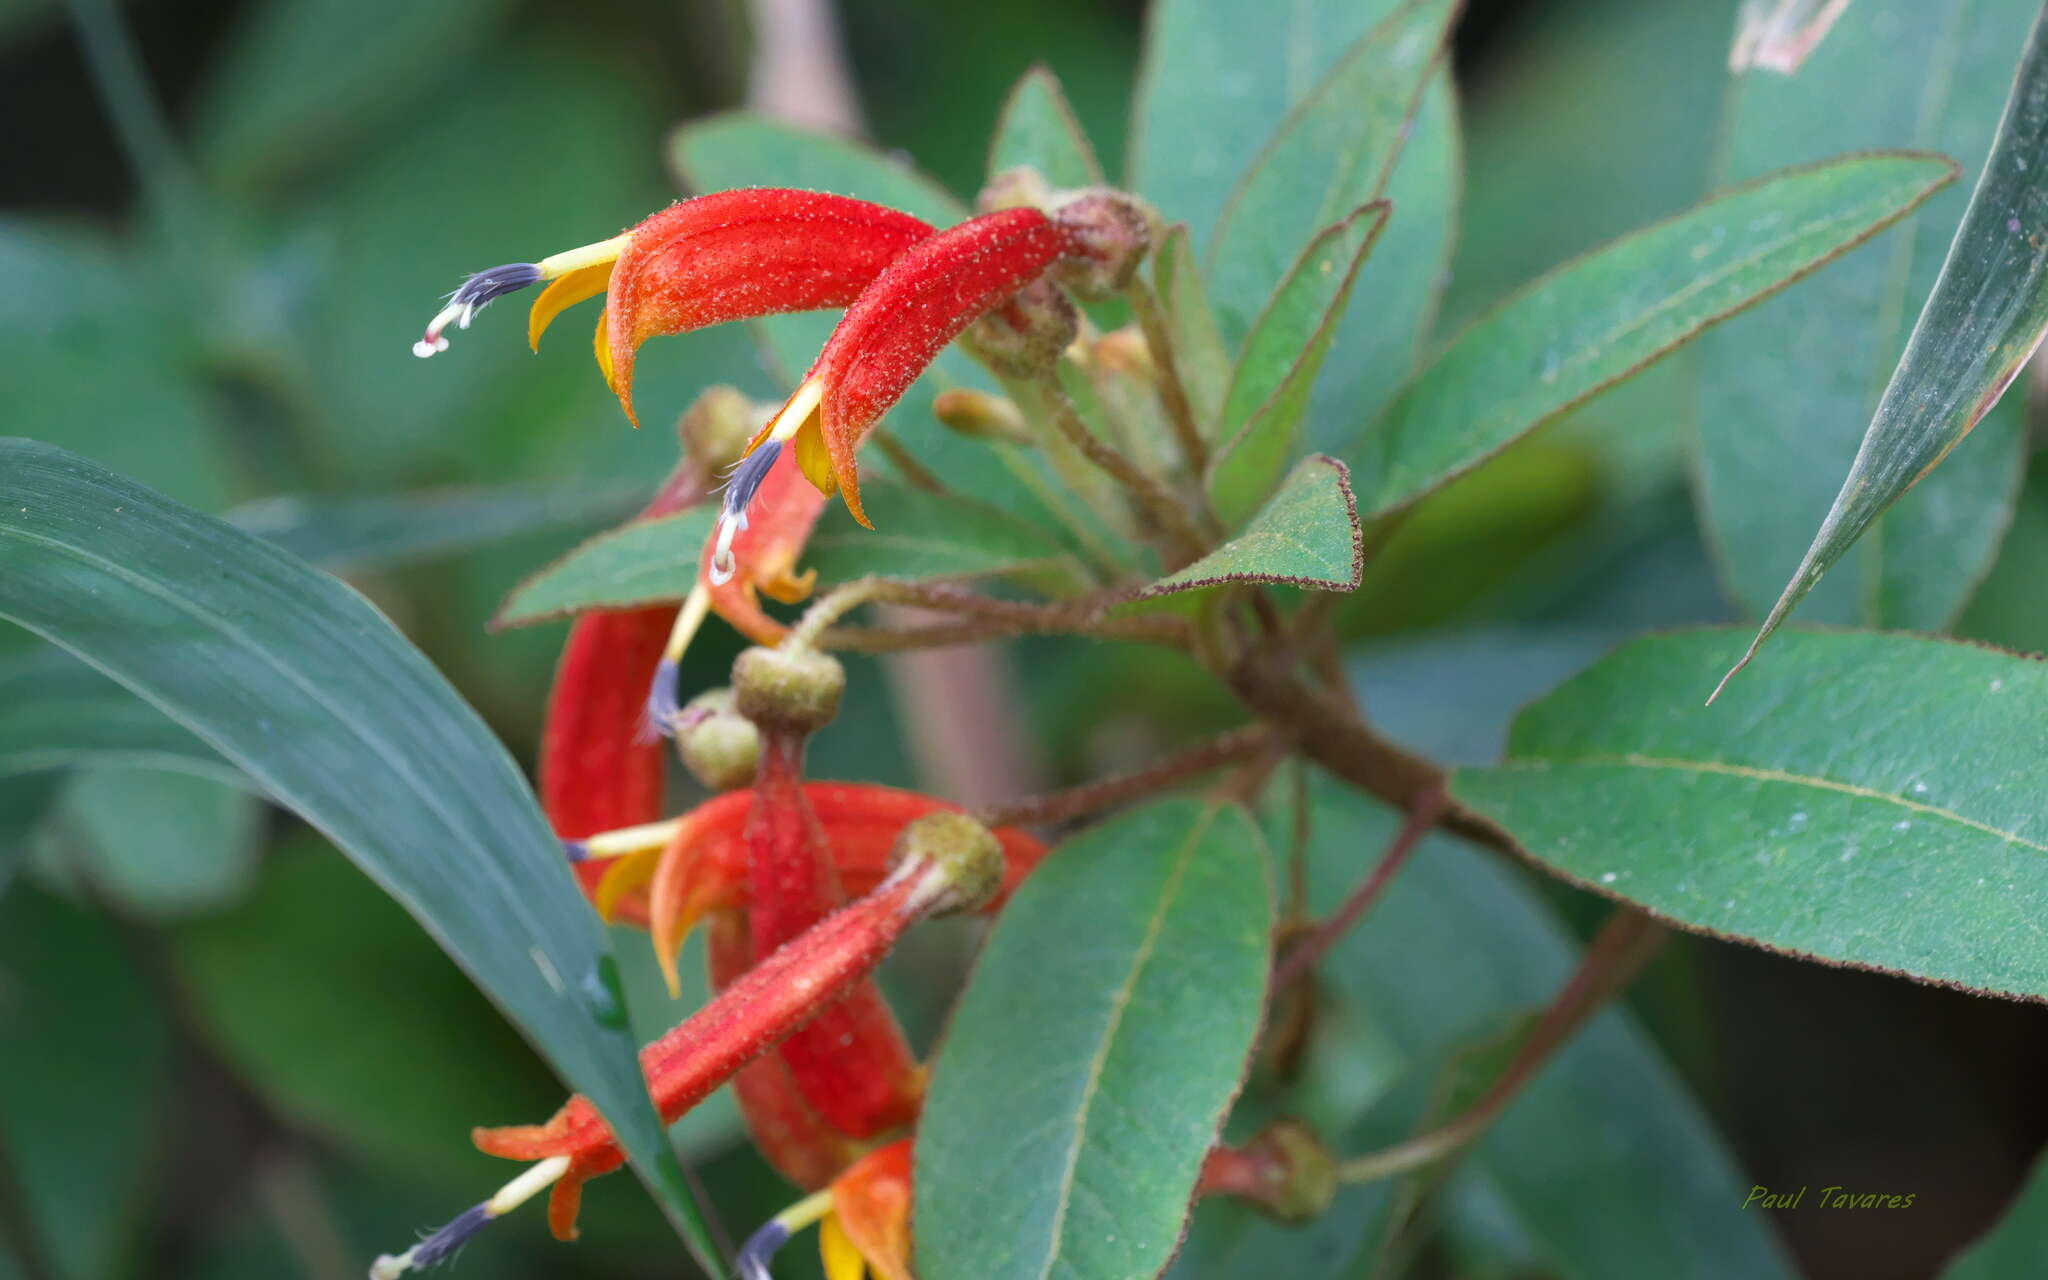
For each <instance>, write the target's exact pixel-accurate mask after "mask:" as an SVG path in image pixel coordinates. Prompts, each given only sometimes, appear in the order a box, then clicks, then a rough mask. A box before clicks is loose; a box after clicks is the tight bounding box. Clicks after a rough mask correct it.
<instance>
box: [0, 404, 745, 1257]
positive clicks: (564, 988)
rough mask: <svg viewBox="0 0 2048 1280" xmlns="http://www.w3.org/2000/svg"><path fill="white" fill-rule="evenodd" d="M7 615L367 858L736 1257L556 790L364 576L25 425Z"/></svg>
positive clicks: (10, 533) (6, 495)
mask: <svg viewBox="0 0 2048 1280" xmlns="http://www.w3.org/2000/svg"><path fill="white" fill-rule="evenodd" d="M0 616H5V617H7V618H10V619H12V620H13V621H15V622H18V623H20V624H21V625H23V626H25V627H27V628H29V629H30V630H31V631H34V632H36V633H38V634H40V635H42V636H44V637H45V638H47V639H50V640H54V641H56V642H57V643H58V644H61V645H63V646H64V647H65V648H67V649H70V650H71V651H72V652H73V653H75V654H77V655H78V656H80V657H82V658H84V659H85V660H86V661H88V662H90V663H92V664H93V665H94V666H96V667H99V668H100V669H101V670H102V671H105V672H106V673H107V674H108V675H111V676H113V677H114V678H115V679H116V680H119V681H120V682H121V683H123V684H125V685H127V686H128V687H129V688H130V689H131V690H133V691H135V692H136V693H138V694H140V695H142V696H143V697H144V698H146V699H148V700H149V701H150V702H151V703H153V704H154V705H156V706H157V707H158V708H159V709H161V710H163V711H164V712H165V713H166V714H168V715H170V716H172V717H173V718H175V719H177V720H178V721H179V722H180V723H182V724H184V725H185V726H186V727H187V728H189V729H191V730H192V731H193V732H194V733H196V734H198V735H199V736H200V737H202V738H204V739H205V740H206V741H207V742H208V743H210V744H211V745H212V746H213V747H214V748H215V749H216V750H218V751H220V752H221V754H222V755H224V756H226V757H227V758H228V759H229V760H231V761H232V762H234V763H235V764H237V765H239V766H240V767H241V768H242V770H243V771H244V772H245V773H247V774H248V775H249V777H250V778H252V779H254V780H255V782H256V783H257V785H259V786H261V787H262V788H263V789H264V791H266V792H267V793H268V794H269V795H270V796H271V797H272V798H273V799H275V800H276V801H277V802H278V803H279V804H282V805H284V806H285V807H287V808H289V809H292V810H294V811H295V812H297V813H298V814H299V815H300V816H301V817H303V818H304V819H306V821H307V822H309V823H311V824H312V825H313V826H314V827H316V828H318V829H319V830H321V831H322V832H324V833H325V834H326V835H328V836H329V838H331V839H332V840H333V841H334V842H335V844H336V845H338V846H339V847H340V848H341V849H342V850H343V851H344V852H346V853H347V854H349V856H350V857H351V858H353V859H355V860H356V862H357V864H358V865H359V866H361V867H362V868H363V869H364V870H365V871H366V872H368V873H369V874H370V875H371V876H372V877H373V878H374V879H376V880H377V882H378V883H379V884H380V885H382V886H383V887H384V888H385V890H386V891H387V892H389V893H390V894H391V895H392V896H393V897H394V898H396V899H398V901H399V902H400V903H401V904H402V905H404V906H405V907H406V909H407V910H409V911H411V912H412V914H413V916H414V918H415V919H417V920H419V921H420V923H421V924H422V926H424V927H425V928H426V929H427V931H428V932H429V933H430V934H432V935H433V936H434V937H435V939H436V940H437V941H439V942H440V943H441V944H442V946H443V948H444V949H445V950H447V951H448V953H449V954H450V955H451V956H452V957H454V958H455V960H456V962H457V963H459V964H461V965H462V966H463V968H464V969H465V970H467V971H468V972H469V974H470V976H471V977H472V978H473V979H475V980H476V981H477V983H478V984H479V985H480V986H482V987H483V988H484V989H485V990H486V991H487V992H489V993H490V995H491V996H492V998H493V999H494V1000H496V1001H497V1002H498V1004H499V1006H500V1007H501V1008H502V1009H503V1010H504V1011H505V1012H506V1014H507V1016H508V1017H510V1018H511V1019H512V1021H513V1022H514V1023H515V1024H516V1025H518V1026H519V1027H520V1028H521V1029H522V1030H524V1031H525V1032H526V1033H527V1034H528V1035H529V1036H530V1037H531V1038H532V1039H533V1041H534V1044H535V1046H536V1047H537V1048H538V1049H540V1050H541V1052H542V1053H543V1054H544V1055H545V1056H546V1057H547V1058H548V1060H549V1061H550V1062H551V1063H552V1064H553V1065H554V1067H555V1068H556V1069H557V1070H558V1071H559V1072H560V1073H561V1074H562V1076H563V1078H564V1079H566V1080H567V1081H568V1082H569V1083H570V1084H571V1086H572V1087H574V1088H576V1089H578V1090H579V1091H581V1092H583V1093H585V1094H587V1095H589V1097H590V1098H591V1100H592V1101H593V1102H594V1103H596V1104H597V1106H598V1107H599V1108H600V1109H601V1110H602V1111H603V1112H604V1114H605V1116H606V1117H607V1119H608V1120H609V1121H610V1122H611V1124H612V1126H613V1127H614V1130H615V1131H616V1132H617V1133H618V1134H619V1136H620V1139H621V1141H622V1143H623V1144H624V1146H625V1148H626V1150H627V1151H628V1152H629V1153H630V1154H631V1155H632V1156H633V1158H634V1162H635V1164H636V1166H637V1167H638V1168H639V1169H640V1170H641V1171H642V1175H643V1177H644V1178H646V1180H647V1181H648V1182H649V1184H650V1186H651V1187H653V1188H654V1189H655V1190H656V1191H657V1196H658V1198H661V1199H663V1200H665V1201H666V1207H667V1208H668V1209H669V1210H670V1213H671V1216H672V1217H677V1216H683V1217H685V1219H686V1220H688V1221H691V1222H692V1223H693V1225H695V1227H696V1229H695V1230H692V1231H691V1234H692V1235H693V1237H694V1242H695V1244H696V1247H698V1248H702V1249H703V1250H704V1254H705V1256H707V1257H709V1256H711V1255H712V1250H711V1249H710V1248H709V1247H708V1244H707V1242H708V1234H707V1233H704V1232H703V1231H702V1230H701V1224H696V1223H695V1220H694V1215H693V1213H692V1211H691V1210H689V1209H688V1208H686V1207H685V1206H686V1205H687V1200H686V1196H687V1192H686V1191H685V1190H684V1188H683V1186H682V1177H681V1170H680V1169H679V1168H678V1167H677V1166H676V1164H675V1159H674V1156H673V1155H672V1154H671V1153H670V1152H669V1151H668V1149H667V1147H666V1145H665V1144H664V1143H663V1142H662V1135H661V1130H660V1126H659V1124H658V1123H657V1122H656V1118H655V1115H654V1111H653V1108H652V1107H651V1106H649V1105H648V1101H647V1093H646V1087H645V1084H644V1083H643V1081H642V1078H641V1075H640V1069H639V1063H638V1061H637V1059H636V1055H635V1046H634V1043H633V1040H632V1038H631V1037H630V1036H629V1035H628V1034H627V1033H626V1031H625V1030H624V1021H625V1017H624V1011H623V1010H622V1009H621V1008H620V1007H619V1002H618V999H617V997H616V995H615V994H614V993H613V992H612V990H611V989H610V984H609V983H608V982H607V980H606V977H605V974H606V972H607V968H608V966H609V963H610V956H609V952H608V950H607V948H606V946H605V941H604V936H603V933H602V932H601V930H600V929H599V928H598V925H597V922H596V918H595V917H594V916H592V915H591V914H590V912H589V910H588V908H587V907H586V906H585V905H584V902H583V897H582V894H580V893H579V892H577V890H576V887H575V884H574V882H573V880H572V878H571V877H570V875H569V873H568V870H567V868H566V867H565V866H564V864H563V862H562V859H561V848H560V845H559V844H558V843H557V842H556V840H555V838H554V836H553V835H552V834H551V833H550V832H549V830H548V827H547V824H546V822H545V820H544V819H543V818H542V817H541V813H540V809H539V807H538V805H537V804H536V803H535V802H534V798H533V793H532V791H531V790H529V789H528V787H527V785H526V782H525V780H524V779H523V778H522V777H521V776H520V774H519V770H518V768H517V766H516V765H514V764H513V762H512V759H511V757H510V756H508V755H507V754H506V752H505V749H504V748H503V747H502V746H501V745H499V743H498V742H497V740H496V739H494V738H493V737H492V736H491V734H490V731H489V730H488V729H487V728H486V727H485V726H484V724H483V721H482V720H480V719H479V718H478V717H477V715H476V713H475V712H474V711H472V710H470V709H469V708H468V707H467V706H465V705H463V703H462V701H461V700H460V699H459V698H458V697H456V695H455V692H454V690H452V689H450V688H449V687H448V684H447V682H446V681H445V680H443V679H442V678H441V676H440V675H439V673H437V672H436V671H434V669H433V668H432V667H431V666H429V665H428V664H427V662H426V660H425V659H424V658H423V657H421V656H420V654H419V652H418V650H416V649H414V648H413V647H412V646H411V645H410V644H408V643H407V642H406V641H405V639H404V637H402V636H400V635H399V634H398V632H397V631H396V630H394V629H393V628H392V626H391V624H390V623H389V622H387V621H386V620H385V619H384V618H383V616H382V615H380V614H379V613H378V612H377V611H376V610H375V609H374V608H372V607H371V606H370V605H369V604H368V603H367V602H366V601H364V600H363V599H362V597H360V596H358V595H356V594H355V593H354V592H353V591H350V590H349V589H348V588H347V587H344V586H343V585H341V584H340V583H338V582H336V581H334V580H333V579H331V578H328V577H326V576H324V575H322V574H319V573H317V572H315V571H313V570H311V569H309V568H307V567H306V566H305V565H304V564H302V563H301V562H299V561H297V560H294V559H292V558H291V557H289V556H287V555H285V554H284V553H283V552H280V551H278V550H276V549H275V548H273V547H271V546H269V545H268V544H266V543H264V542H262V541H261V540H260V539H257V538H254V537H251V536H250V535H248V534H245V533H242V532H240V531H239V530H236V529H234V528H232V527H230V526H228V525H225V524H222V523H221V522H219V521H217V520H212V519H209V518H207V517H204V516H201V515H199V514H197V513H196V512H193V511H190V510H187V509H186V508H183V507H180V506H178V505H177V504H176V503H173V502H170V501H168V500H167V499H165V498H163V497H161V496H160V495H158V494H155V493H152V492H150V491H149V490H147V489H144V488H142V487H141V486H139V485H137V484H134V483H133V482H131V481H128V480H124V479H122V478H121V477H119V476H116V475H114V474H112V473H110V472H108V471H106V470H104V469H102V468H100V467H97V466H95V465H93V464H92V463H89V462H87V461H85V460H84V459H82V458H78V457H75V456H73V455H70V454H67V453H65V452H64V451H63V450H61V449H56V448H53V447H51V446H48V445H43V444H38V443H36V442H34V441H28V440H4V441H0ZM372 799H373V800H374V802H370V801H371V800H372Z"/></svg>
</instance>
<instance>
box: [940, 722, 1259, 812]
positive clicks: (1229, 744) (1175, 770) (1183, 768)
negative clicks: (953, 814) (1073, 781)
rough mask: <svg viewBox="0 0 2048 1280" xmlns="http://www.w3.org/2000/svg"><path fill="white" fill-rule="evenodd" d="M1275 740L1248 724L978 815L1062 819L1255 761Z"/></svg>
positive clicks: (1105, 807)
mask: <svg viewBox="0 0 2048 1280" xmlns="http://www.w3.org/2000/svg"><path fill="white" fill-rule="evenodd" d="M1279 742H1280V736H1279V734H1277V733H1276V732H1274V731H1273V730H1272V729H1269V728H1267V727H1266V726H1264V725H1248V726H1246V727H1244V728H1242V729H1232V730H1231V731H1230V732H1229V733H1226V734H1222V735H1220V736H1218V737H1215V738H1211V739H1210V740H1209V741H1207V742H1204V743H1200V744H1197V745H1196V746H1192V747H1189V748H1188V749H1187V750H1185V751H1180V752H1176V753H1175V754H1173V755H1170V756H1168V757H1166V758H1165V759H1164V760H1159V761H1155V762H1154V763H1152V764H1149V765H1147V766H1145V767H1144V768H1143V769H1138V770H1135V771H1133V772H1131V773H1126V774H1120V775H1118V776H1116V777H1111V778H1103V779H1100V780H1099V781H1096V782H1090V783H1087V784H1086V785H1084V786H1079V787H1071V788H1069V789H1067V790H1065V791H1055V792H1052V793H1051V794H1049V795H1042V796H1032V797H1030V798H1028V799H1023V800H1013V801H1011V802H1010V803H1008V804H1004V805H996V806H994V807H992V808H989V809H986V810H983V811H982V813H981V814H980V815H979V816H980V818H981V820H982V821H983V822H985V823H987V824H989V825H990V826H996V827H1011V826H1022V825H1037V824H1041V823H1049V822H1064V821H1066V820H1067V819H1069V818H1079V817H1082V816H1084V815H1086V814H1090V813H1095V812H1097V811H1098V810H1101V809H1107V808H1109V807H1111V806H1112V805H1119V804H1124V803H1127V802H1129V801H1132V800H1138V799H1142V798H1143V797H1145V796H1149V795H1152V794H1154V793H1155V792H1159V791H1163V790H1165V789H1166V788H1168V787H1171V786H1173V785H1175V784H1176V783H1180V782H1184V781H1186V780H1187V779H1189V778H1192V777H1195V776H1197V775H1199V774H1204V773H1208V772H1210V771H1212V770H1215V769H1220V768H1222V767H1224V766H1225V765H1231V764H1237V763H1239V762H1240V761H1245V760H1254V759H1257V758H1258V757H1260V756H1261V755H1264V754H1265V753H1266V752H1268V751H1270V750H1271V749H1272V748H1273V747H1274V746H1275V745H1277V744H1278V743H1279Z"/></svg>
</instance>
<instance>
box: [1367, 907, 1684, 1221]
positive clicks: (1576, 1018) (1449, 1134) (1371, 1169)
mask: <svg viewBox="0 0 2048 1280" xmlns="http://www.w3.org/2000/svg"><path fill="white" fill-rule="evenodd" d="M1667 936H1668V934H1667V931H1666V930H1665V928H1664V926H1663V925H1660V924H1658V923H1657V922H1656V921H1654V920H1652V919H1650V917H1648V916H1647V915H1644V914H1643V913H1642V912H1640V911H1636V910H1634V909H1633V908H1630V907H1622V908H1620V909H1619V910H1617V911H1615V913H1614V914H1613V915H1610V916H1609V917H1607V923H1606V924H1604V925H1602V926H1601V927H1600V932H1599V933H1598V934H1597V935H1596V936H1595V937H1594V939H1593V942H1592V944H1591V945H1590V946H1588V947H1587V948H1586V954H1585V955H1584V956H1583V957H1581V959H1580V961H1579V967H1578V969H1577V970H1576V971H1574V972H1573V974H1572V976H1571V978H1570V979H1569V980H1568V981H1567V982H1566V983H1565V984H1564V986H1563V987H1562V988H1561V989H1560V990H1559V991H1558V993H1557V996H1556V998H1555V999H1553V1000H1552V1001H1551V1002H1550V1006H1549V1007H1548V1008H1546V1009H1545V1010H1544V1011H1543V1016H1542V1017H1541V1018H1540V1019H1538V1021H1537V1023H1536V1026H1535V1027H1534V1029H1532V1030H1531V1031H1530V1033H1529V1038H1528V1039H1527V1040H1526V1041H1524V1042H1523V1043H1522V1047H1521V1050H1520V1051H1519V1052H1517V1053H1516V1054H1515V1057H1514V1061H1512V1062H1510V1063H1509V1064H1508V1068H1507V1070H1506V1071H1503V1072H1502V1073H1501V1075H1500V1078H1499V1079H1497V1080H1495V1081H1494V1082H1493V1084H1492V1085H1491V1086H1490V1087H1489V1088H1488V1089H1487V1091H1486V1093H1485V1095H1484V1096H1482V1097H1481V1098H1480V1099H1479V1101H1478V1102H1475V1103H1473V1104H1472V1107H1471V1109H1470V1110H1468V1111H1466V1112H1465V1113H1464V1114H1463V1115H1460V1116H1459V1117H1458V1118H1457V1119H1455V1120H1452V1121H1450V1122H1449V1123H1447V1124H1444V1125H1441V1126H1439V1127H1437V1128H1435V1129H1431V1130H1430V1131H1428V1132H1427V1133H1421V1134H1417V1135H1416V1136H1415V1137H1413V1138H1410V1139H1408V1140H1407V1141H1406V1142H1401V1143H1397V1144H1395V1145H1394V1146H1391V1147H1388V1148H1386V1149H1385V1150H1382V1151H1375V1152H1372V1153H1371V1154H1369V1155H1363V1156H1356V1157H1353V1158H1352V1159H1350V1160H1346V1161H1344V1162H1343V1163H1342V1164H1340V1165H1338V1166H1337V1178H1338V1181H1340V1182H1376V1181H1378V1180H1379V1179H1381V1178H1390V1177H1393V1176H1394V1175H1396V1174H1400V1173H1406V1172H1408V1171H1409V1170H1411V1169H1416V1168H1420V1167H1421V1166H1423V1165H1426V1164H1431V1163H1434V1162H1435V1161H1437V1160H1440V1159H1442V1158H1443V1157H1445V1156H1447V1155H1449V1154H1451V1153H1452V1152H1454V1151H1456V1150H1457V1149H1458V1148H1460V1147H1462V1146H1464V1145H1465V1144H1466V1143H1468V1142H1471V1141H1472V1140H1473V1139H1475V1138H1477V1137H1478V1136H1479V1135H1480V1134H1482V1133H1484V1132H1486V1129H1487V1127H1488V1126H1490V1125H1491V1124H1492V1123H1493V1122H1494V1121H1495V1120H1496V1119H1498V1118H1499V1116H1500V1113H1501V1112H1503V1111H1505V1110H1506V1109H1507V1106H1508V1104H1509V1103H1510V1102H1513V1101H1514V1099H1515V1095H1516V1094H1518V1093H1519V1092H1521V1089H1522V1087H1523V1086H1524V1085H1526V1084H1528V1083H1529V1081H1530V1080H1532V1079H1534V1078H1535V1076H1536V1074H1537V1072H1538V1071H1540V1070H1541V1069H1542V1068H1543V1066H1544V1064H1545V1063H1547V1062H1549V1061H1550V1057H1551V1055H1552V1054H1554V1053H1556V1052H1557V1050H1558V1049H1559V1048H1560V1047H1561V1046H1563V1044H1564V1043H1565V1042H1566V1041H1567V1040H1569V1039H1570V1038H1571V1035H1572V1033H1573V1032H1574V1031H1576V1030H1577V1029H1578V1028H1579V1026H1580V1025H1581V1024H1583V1023H1584V1022H1585V1021H1586V1019H1587V1018H1589V1017H1591V1016H1592V1015H1593V1014H1594V1013H1597V1012H1598V1011H1599V1010H1600V1008H1601V1007H1602V1006H1603V1005H1605V1004H1606V1003H1607V1001H1608V1000H1609V999H1610V998H1611V997H1612V996H1614V995H1615V994H1616V993H1618V992H1619V991H1621V989H1622V988H1624V987H1626V986H1627V985H1628V984H1629V982H1630V981H1631V980H1632V979H1634V977H1635V976H1636V974H1637V973H1639V972H1641V970H1642V967H1643V965H1644V963H1645V962H1647V961H1648V960H1649V959H1650V957H1651V956H1653V955H1655V954H1656V952H1657V948H1658V947H1659V946H1660V945H1661V944H1662V943H1663V941H1664V939H1665V938H1666V937H1667Z"/></svg>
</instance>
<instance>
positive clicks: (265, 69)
mask: <svg viewBox="0 0 2048 1280" xmlns="http://www.w3.org/2000/svg"><path fill="white" fill-rule="evenodd" d="M509 8H511V5H510V4H509V3H508V2H507V0H446V2H444V3H436V4H411V3H408V0H368V2H367V3H365V0H269V3H267V4H264V5H261V6H258V8H257V10H256V11H255V12H254V13H253V14H252V16H251V17H250V19H249V20H248V21H246V22H245V24H244V25H243V27H242V29H241V31H240V32H239V33H238V34H237V36H236V38H235V40H234V43H233V44H232V45H231V46H230V47H229V49H228V51H227V53H226V55H225V59H224V61H223V62H222V64H221V67H220V69H219V71H218V72H216V73H215V74H214V76H213V77H212V79H211V82H210V91H209V93H208V97H207V100H206V102H205V104H204V106H203V107H202V109H201V112H200V125H199V134H200V139H201V142H200V150H201V154H202V158H203V159H204V160H205V162H206V163H207V165H208V167H209V168H211V169H213V170H214V171H215V172H216V173H217V174H218V175H219V176H221V177H223V178H226V179H228V180H230V181H233V182H236V183H239V184H244V185H246V184H250V183H255V182H262V183H267V184H273V185H274V184H276V183H278V182H280V181H282V180H285V179H289V178H294V177H303V176H305V175H306V174H308V173H309V172H313V171H315V170H316V169H317V167H318V166H319V165H320V164H321V163H322V162H323V161H331V159H332V157H333V155H334V153H335V151H336V149H337V148H338V147H339V146H340V145H341V144H342V143H344V142H346V141H348V140H350V136H351V135H352V134H357V133H361V132H364V131H367V130H369V129H371V128H373V127H374V126H376V125H379V124H383V123H387V122H391V121H396V120H400V119H404V118H405V117H406V114H407V108H408V107H410V106H413V105H415V104H416V103H417V102H418V100H419V99H420V98H422V97H424V96H425V95H426V93H427V92H428V91H431V90H433V89H435V88H437V87H438V86H439V85H440V84H441V83H442V81H443V80H444V78H445V77H446V75H447V71H448V68H449V67H450V66H451V65H457V66H459V65H461V64H463V63H465V62H469V61H471V60H473V57H474V55H475V53H476V52H477V50H478V48H479V47H480V46H481V45H482V44H483V43H484V41H485V40H486V39H487V38H488V37H489V35H490V33H491V28H492V27H493V26H494V25H496V23H497V20H498V19H499V17H500V16H501V15H502V14H503V13H504V12H505V11H506V10H508V9H509Z"/></svg>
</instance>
